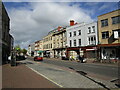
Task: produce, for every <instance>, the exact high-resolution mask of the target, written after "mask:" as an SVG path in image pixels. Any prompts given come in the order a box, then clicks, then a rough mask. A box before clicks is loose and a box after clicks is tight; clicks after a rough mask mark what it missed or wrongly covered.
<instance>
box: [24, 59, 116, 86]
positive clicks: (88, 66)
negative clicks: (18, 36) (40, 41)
mask: <svg viewBox="0 0 120 90" xmlns="http://www.w3.org/2000/svg"><path fill="white" fill-rule="evenodd" d="M25 62H26V63H28V65H27V66H28V67H29V68H31V69H32V70H34V71H35V72H36V71H37V73H42V74H40V75H43V76H44V75H45V77H47V78H49V79H50V80H52V81H54V82H55V83H56V82H57V83H59V84H60V85H61V84H62V87H74V88H75V87H84V85H86V82H91V81H93V82H94V83H97V84H98V85H100V87H104V88H116V85H115V83H114V82H112V81H114V80H116V79H118V78H117V77H118V76H117V75H118V73H117V66H114V65H106V66H105V65H103V64H101V65H100V64H93V63H77V62H72V61H64V60H60V61H59V60H49V59H44V60H43V61H41V62H40V61H33V58H30V57H29V58H28V59H27V61H25ZM56 68H57V70H55V69H56ZM62 70H65V71H67V72H68V71H69V72H70V73H69V74H68V73H66V72H65V71H62ZM106 70H107V71H106ZM71 73H72V74H76V73H77V75H78V76H77V77H76V76H75V77H74V75H72V74H71ZM109 74H110V75H109ZM69 75H71V76H69ZM81 75H82V76H84V78H87V79H88V80H85V79H83V77H82V78H81V77H80V76H81ZM66 77H69V79H70V78H71V79H73V80H72V81H73V82H74V83H72V86H71V84H68V82H70V81H69V79H68V78H66ZM75 78H76V79H75ZM82 79H83V80H82ZM81 80H82V81H84V83H83V84H84V85H83V86H79V85H76V83H81V82H80V81H81ZM89 80H90V81H89ZM93 82H92V83H93ZM100 83H101V84H100ZM88 87H90V86H85V87H84V88H88ZM95 87H97V88H98V87H99V86H95Z"/></svg>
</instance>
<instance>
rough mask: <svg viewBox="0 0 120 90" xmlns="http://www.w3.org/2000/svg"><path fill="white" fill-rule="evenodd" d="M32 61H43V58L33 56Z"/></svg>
mask: <svg viewBox="0 0 120 90" xmlns="http://www.w3.org/2000/svg"><path fill="white" fill-rule="evenodd" d="M34 61H43V57H40V56H35V57H34Z"/></svg>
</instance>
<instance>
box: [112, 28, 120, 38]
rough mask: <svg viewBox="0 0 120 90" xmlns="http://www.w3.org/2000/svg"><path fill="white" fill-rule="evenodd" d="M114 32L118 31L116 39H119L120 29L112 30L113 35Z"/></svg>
mask: <svg viewBox="0 0 120 90" xmlns="http://www.w3.org/2000/svg"><path fill="white" fill-rule="evenodd" d="M114 31H118V37H120V29H117V30H113V34H114Z"/></svg>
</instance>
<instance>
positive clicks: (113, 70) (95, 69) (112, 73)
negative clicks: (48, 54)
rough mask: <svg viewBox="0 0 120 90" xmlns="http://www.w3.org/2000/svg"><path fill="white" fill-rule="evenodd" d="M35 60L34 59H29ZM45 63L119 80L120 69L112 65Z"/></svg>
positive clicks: (57, 61)
mask: <svg viewBox="0 0 120 90" xmlns="http://www.w3.org/2000/svg"><path fill="white" fill-rule="evenodd" d="M29 59H30V60H33V59H32V58H29ZM42 62H43V63H48V64H54V65H58V66H64V67H67V68H73V69H74V70H76V71H83V72H86V73H90V72H91V73H94V74H99V75H102V76H106V77H111V78H118V67H117V66H112V65H98V64H94V63H93V64H92V63H77V62H70V61H63V60H60V61H59V60H49V59H48V60H47V59H46V60H43V61H42Z"/></svg>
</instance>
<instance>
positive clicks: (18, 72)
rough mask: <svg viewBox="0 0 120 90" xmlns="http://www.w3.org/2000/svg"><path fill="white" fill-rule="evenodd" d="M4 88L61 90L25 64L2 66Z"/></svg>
mask: <svg viewBox="0 0 120 90" xmlns="http://www.w3.org/2000/svg"><path fill="white" fill-rule="evenodd" d="M2 88H59V86H57V85H55V84H54V83H51V82H50V81H49V80H47V79H45V78H44V77H42V76H41V75H38V74H36V73H35V72H34V71H32V70H31V69H29V68H28V67H27V66H25V65H24V64H21V65H18V66H14V67H11V66H10V64H5V65H3V66H2Z"/></svg>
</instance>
